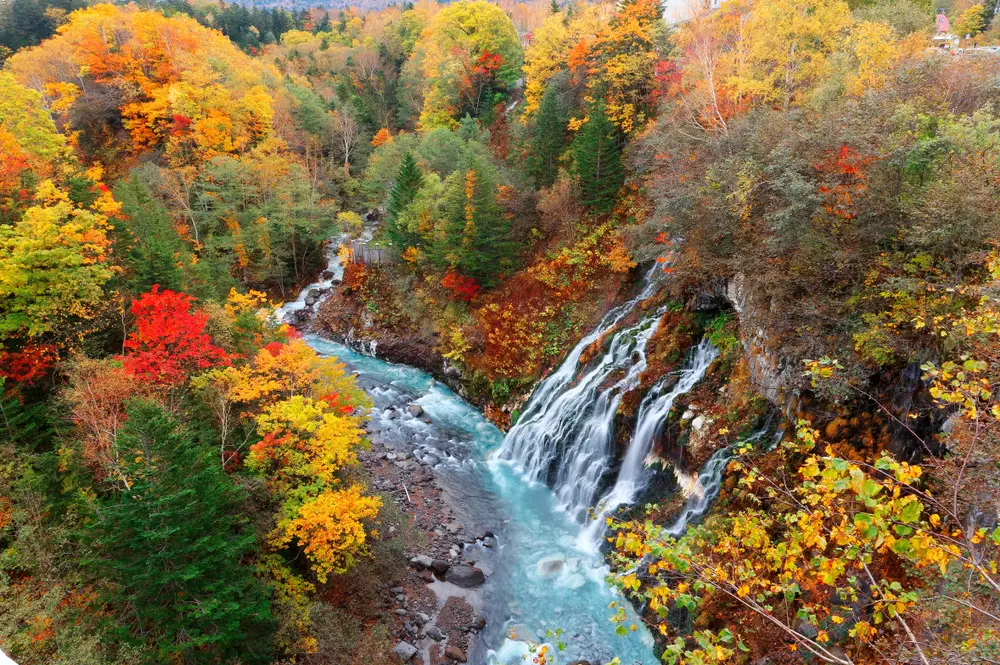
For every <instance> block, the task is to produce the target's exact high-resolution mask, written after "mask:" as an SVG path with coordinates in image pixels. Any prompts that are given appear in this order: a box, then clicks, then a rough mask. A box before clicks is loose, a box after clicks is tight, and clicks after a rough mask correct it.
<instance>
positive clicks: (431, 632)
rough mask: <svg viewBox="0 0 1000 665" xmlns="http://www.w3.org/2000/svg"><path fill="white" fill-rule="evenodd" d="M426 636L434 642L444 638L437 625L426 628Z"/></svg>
mask: <svg viewBox="0 0 1000 665" xmlns="http://www.w3.org/2000/svg"><path fill="white" fill-rule="evenodd" d="M427 637H429V638H431V639H432V640H434V641H435V642H440V641H441V640H443V639H444V633H442V632H441V629H440V628H438V627H437V626H431V627H430V628H428V629H427Z"/></svg>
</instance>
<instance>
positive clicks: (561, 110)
mask: <svg viewBox="0 0 1000 665" xmlns="http://www.w3.org/2000/svg"><path fill="white" fill-rule="evenodd" d="M568 121H569V112H568V109H567V108H566V105H565V104H564V103H563V101H562V98H561V96H560V95H559V90H558V89H557V87H556V86H555V85H552V84H549V86H548V87H547V88H546V89H545V94H543V95H542V101H541V103H540V104H539V106H538V113H537V115H536V116H535V127H534V131H533V132H532V134H533V136H532V155H531V157H530V158H529V160H528V169H529V171H530V172H531V175H532V177H534V179H535V182H536V183H537V184H538V186H539V187H551V186H552V183H553V182H555V180H556V174H557V173H558V171H559V157H560V156H561V155H562V153H563V149H564V148H565V147H566V123H567V122H568Z"/></svg>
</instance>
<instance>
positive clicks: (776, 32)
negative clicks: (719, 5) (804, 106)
mask: <svg viewBox="0 0 1000 665" xmlns="http://www.w3.org/2000/svg"><path fill="white" fill-rule="evenodd" d="M850 26H851V10H850V7H848V5H847V3H846V2H844V1H843V0H774V1H773V2H757V3H753V4H752V5H751V7H750V11H749V14H748V15H747V17H746V20H745V24H744V26H743V27H742V31H741V33H742V34H741V36H740V42H741V43H739V44H737V46H736V50H737V51H738V52H740V53H741V57H740V60H739V61H738V62H736V63H734V64H735V67H734V71H733V73H732V75H731V76H730V77H729V79H728V80H727V81H726V84H727V85H728V86H729V87H731V88H732V90H733V94H735V95H737V96H745V97H747V98H748V99H750V100H751V101H752V103H754V104H774V103H777V104H779V105H781V107H782V108H785V109H787V108H788V107H789V106H790V105H791V104H792V103H795V102H797V101H799V98H800V96H801V94H802V93H803V92H804V91H805V90H808V89H809V88H810V87H811V86H813V85H815V84H816V83H817V82H818V81H820V80H821V78H822V77H823V76H825V75H826V74H827V73H828V71H829V56H830V54H831V53H833V52H834V51H835V50H837V49H838V48H839V47H840V45H841V44H842V43H843V39H844V37H845V35H846V31H847V29H848V28H849V27H850Z"/></svg>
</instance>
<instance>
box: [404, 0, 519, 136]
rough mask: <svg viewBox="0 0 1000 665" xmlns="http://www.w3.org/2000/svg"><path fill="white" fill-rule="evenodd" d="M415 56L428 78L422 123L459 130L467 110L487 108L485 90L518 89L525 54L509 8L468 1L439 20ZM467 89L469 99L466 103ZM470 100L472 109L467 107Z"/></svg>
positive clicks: (479, 0)
mask: <svg viewBox="0 0 1000 665" xmlns="http://www.w3.org/2000/svg"><path fill="white" fill-rule="evenodd" d="M413 57H415V58H418V59H419V60H418V61H419V62H420V63H421V67H422V70H423V74H424V76H425V79H426V82H425V91H424V104H423V110H422V111H421V113H420V125H421V127H423V128H424V129H431V128H434V127H456V126H457V123H458V117H461V115H462V113H463V112H464V111H466V110H476V111H478V110H480V109H481V108H483V107H484V106H483V105H482V104H481V101H479V97H480V93H482V92H483V87H482V86H484V85H495V86H496V89H497V91H498V92H500V93H503V92H504V91H506V90H507V89H509V88H510V87H512V86H513V84H514V82H515V81H516V80H517V79H518V78H519V76H520V69H521V62H522V57H523V56H522V52H521V43H520V39H519V38H518V36H517V31H516V30H515V29H514V25H513V24H512V23H511V20H510V18H508V16H507V15H506V14H505V13H504V12H503V10H501V9H500V8H499V7H497V6H496V5H493V4H490V3H488V2H483V1H482V0H463V1H462V2H457V3H454V4H451V5H448V6H447V7H445V8H444V9H442V10H441V11H439V12H438V13H437V14H436V15H435V16H434V17H433V19H432V23H431V25H430V26H429V28H428V31H427V34H426V37H425V38H424V39H423V40H421V42H420V43H418V44H417V45H416V47H415V51H414V56H413ZM480 69H481V70H482V71H477V70H480ZM477 77H478V79H477ZM463 90H464V91H467V95H471V97H470V98H469V99H466V100H463V98H462V95H463ZM470 99H472V100H474V103H473V105H472V107H470V108H466V109H463V105H465V104H466V103H467V102H468V101H470ZM485 108H492V105H491V104H486V105H485Z"/></svg>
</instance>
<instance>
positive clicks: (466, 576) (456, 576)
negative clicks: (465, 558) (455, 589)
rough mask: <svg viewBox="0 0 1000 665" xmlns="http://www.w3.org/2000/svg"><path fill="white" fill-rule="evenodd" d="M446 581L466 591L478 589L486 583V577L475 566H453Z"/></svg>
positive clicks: (449, 569)
mask: <svg viewBox="0 0 1000 665" xmlns="http://www.w3.org/2000/svg"><path fill="white" fill-rule="evenodd" d="M445 579H446V580H448V581H449V582H451V583H452V584H454V585H455V586H460V587H463V588H465V589H469V588H472V587H477V586H479V585H480V584H482V583H483V582H485V581H486V575H485V574H484V573H483V571H482V570H480V569H479V568H476V567H475V566H451V567H449V568H448V573H447V575H445Z"/></svg>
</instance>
